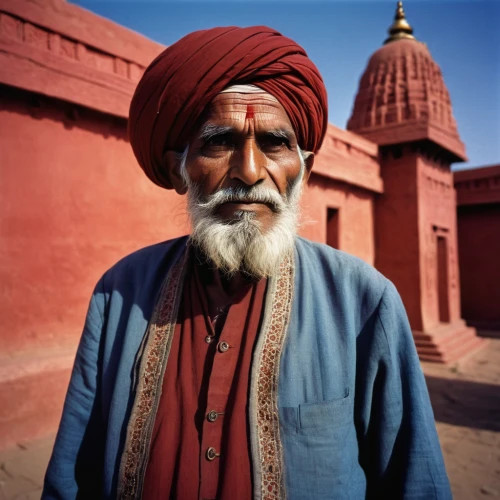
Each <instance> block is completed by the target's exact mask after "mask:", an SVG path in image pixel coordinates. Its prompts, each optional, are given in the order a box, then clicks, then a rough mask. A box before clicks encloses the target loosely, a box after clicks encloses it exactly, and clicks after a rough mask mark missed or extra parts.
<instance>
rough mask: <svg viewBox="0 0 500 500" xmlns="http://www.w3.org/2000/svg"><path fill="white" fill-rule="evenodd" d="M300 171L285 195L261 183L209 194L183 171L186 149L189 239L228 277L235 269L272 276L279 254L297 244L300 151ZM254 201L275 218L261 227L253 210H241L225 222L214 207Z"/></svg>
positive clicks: (281, 255)
mask: <svg viewBox="0 0 500 500" xmlns="http://www.w3.org/2000/svg"><path fill="white" fill-rule="evenodd" d="M299 155H300V159H301V169H300V174H299V175H298V176H297V179H295V181H294V183H293V185H291V186H289V189H288V190H287V191H288V193H287V194H286V195H284V196H282V195H280V194H279V193H278V192H277V191H275V190H273V189H269V188H264V187H262V186H253V187H249V188H246V187H241V188H224V189H220V190H219V191H217V192H216V193H214V194H213V195H208V196H202V195H201V194H200V190H199V188H198V186H197V185H195V184H194V183H193V182H192V181H191V179H190V177H189V175H188V173H187V172H186V168H185V162H186V157H187V151H186V152H185V153H184V155H183V158H182V164H181V174H182V177H183V179H184V182H185V183H186V185H187V188H188V212H189V215H190V218H191V224H192V233H191V236H190V241H191V243H192V244H193V245H194V246H196V247H197V248H199V249H200V250H201V252H202V253H203V254H204V255H205V256H206V257H207V258H208V260H209V261H211V263H213V265H214V266H215V267H216V268H217V269H219V270H220V271H222V272H223V273H224V274H225V275H227V276H229V277H230V276H232V275H233V274H235V273H236V272H238V271H241V272H244V273H247V274H249V275H250V276H252V277H254V278H257V279H260V278H264V277H271V276H275V275H276V274H277V273H278V271H279V266H280V263H281V262H282V260H283V258H284V257H286V256H287V255H289V254H290V253H291V252H292V251H293V249H294V246H295V237H296V235H297V230H298V222H299V217H300V207H299V200H300V196H301V194H302V179H303V177H304V172H305V161H304V158H303V153H302V151H300V150H299ZM238 200H245V201H255V202H261V203H268V204H270V205H271V206H272V208H273V212H274V218H275V221H274V223H273V225H272V227H271V228H270V229H268V230H267V231H263V229H262V227H261V223H260V222H259V221H258V220H256V219H255V217H254V213H252V212H250V211H244V210H240V211H238V212H236V214H235V217H236V218H235V219H233V220H231V221H223V220H221V219H220V218H219V217H217V215H215V212H216V209H217V208H218V207H219V206H220V205H221V204H222V203H225V202H228V201H238Z"/></svg>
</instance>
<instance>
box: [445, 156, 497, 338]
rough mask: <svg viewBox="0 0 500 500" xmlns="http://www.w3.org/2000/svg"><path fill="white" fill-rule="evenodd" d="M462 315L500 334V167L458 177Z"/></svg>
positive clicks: (483, 327)
mask: <svg viewBox="0 0 500 500" xmlns="http://www.w3.org/2000/svg"><path fill="white" fill-rule="evenodd" d="M454 182H455V188H456V191H457V205H458V206H457V218H458V253H459V257H460V260H459V262H460V281H461V284H462V286H461V297H462V315H463V317H464V318H465V319H466V320H467V322H469V323H470V324H472V325H474V326H476V327H478V328H481V329H486V330H500V286H499V283H500V258H499V255H500V165H495V166H490V167H483V168H478V169H473V170H472V169H471V170H462V171H459V172H455V173H454Z"/></svg>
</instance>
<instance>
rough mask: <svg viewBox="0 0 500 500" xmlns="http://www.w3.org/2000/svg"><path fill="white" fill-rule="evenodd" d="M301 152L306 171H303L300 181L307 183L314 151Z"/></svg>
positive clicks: (312, 163) (312, 164)
mask: <svg viewBox="0 0 500 500" xmlns="http://www.w3.org/2000/svg"><path fill="white" fill-rule="evenodd" d="M302 154H303V155H304V164H305V166H306V171H305V172H304V177H303V179H302V182H303V183H304V184H307V181H308V180H309V176H310V175H311V170H312V168H313V166H314V153H312V152H311V151H303V153H302Z"/></svg>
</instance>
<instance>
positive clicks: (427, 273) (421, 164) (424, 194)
mask: <svg viewBox="0 0 500 500" xmlns="http://www.w3.org/2000/svg"><path fill="white" fill-rule="evenodd" d="M418 189H419V228H420V235H421V237H420V262H421V266H420V269H421V277H420V279H421V283H422V292H421V300H422V306H421V307H422V322H423V330H424V331H429V330H431V329H432V328H434V327H436V326H437V325H439V323H442V322H449V323H453V322H455V321H458V320H459V319H460V279H459V271H458V251H457V220H456V209H455V207H456V197H455V190H454V189H453V174H452V173H451V171H450V167H449V164H444V163H441V162H440V161H438V160H437V159H433V158H431V157H429V156H427V155H425V154H424V153H423V152H421V154H420V155H419V158H418ZM439 239H441V241H442V243H443V244H444V245H445V249H446V257H445V259H444V260H443V259H442V258H441V260H440V256H439V249H438V240H439ZM443 268H444V269H443ZM440 271H442V272H445V273H446V275H447V279H446V289H445V290H441V294H440V289H439V287H440V284H439V273H440ZM443 301H444V302H445V303H443ZM440 303H441V305H440ZM440 307H441V313H440ZM443 311H444V313H443ZM446 311H447V312H448V319H447V320H446V321H443V316H442V315H443V314H445V313H446Z"/></svg>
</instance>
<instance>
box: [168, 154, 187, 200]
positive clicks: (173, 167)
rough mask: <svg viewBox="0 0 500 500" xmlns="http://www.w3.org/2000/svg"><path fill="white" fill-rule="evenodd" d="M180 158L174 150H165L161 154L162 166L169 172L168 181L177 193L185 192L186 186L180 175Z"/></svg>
mask: <svg viewBox="0 0 500 500" xmlns="http://www.w3.org/2000/svg"><path fill="white" fill-rule="evenodd" d="M181 164H182V160H181V158H180V155H179V153H178V152H176V151H172V150H169V151H166V152H165V154H164V155H163V168H166V169H167V171H168V172H170V181H171V182H172V186H173V187H174V189H175V192H176V193H177V194H186V192H187V186H186V183H185V182H184V179H183V178H182V175H181Z"/></svg>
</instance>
